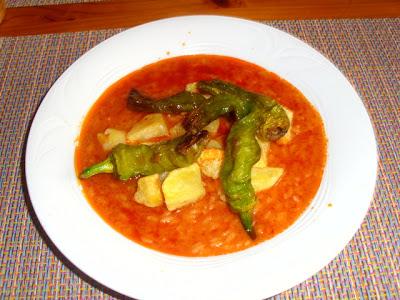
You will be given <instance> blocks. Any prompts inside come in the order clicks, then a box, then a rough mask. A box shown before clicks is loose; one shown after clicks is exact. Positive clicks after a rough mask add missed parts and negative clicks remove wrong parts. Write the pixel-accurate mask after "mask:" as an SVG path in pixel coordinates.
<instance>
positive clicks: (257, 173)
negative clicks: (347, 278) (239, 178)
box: [251, 167, 283, 192]
mask: <svg viewBox="0 0 400 300" xmlns="http://www.w3.org/2000/svg"><path fill="white" fill-rule="evenodd" d="M282 174H283V169H282V168H272V167H266V168H254V167H253V168H252V169H251V184H252V185H253V188H254V190H255V191H256V192H260V191H262V190H266V189H269V188H270V187H272V186H273V185H274V184H275V183H277V181H278V180H279V178H280V177H281V176H282Z"/></svg>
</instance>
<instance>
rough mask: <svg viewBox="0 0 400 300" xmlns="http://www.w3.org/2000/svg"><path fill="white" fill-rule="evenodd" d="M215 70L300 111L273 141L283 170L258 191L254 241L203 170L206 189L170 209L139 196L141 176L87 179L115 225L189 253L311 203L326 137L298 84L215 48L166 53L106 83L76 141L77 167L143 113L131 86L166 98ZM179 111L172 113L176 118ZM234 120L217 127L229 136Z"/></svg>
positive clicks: (271, 223) (208, 250)
mask: <svg viewBox="0 0 400 300" xmlns="http://www.w3.org/2000/svg"><path fill="white" fill-rule="evenodd" d="M213 78H219V79H222V80H226V81H229V82H232V83H234V84H237V85H239V86H241V87H242V88H244V89H247V90H250V91H253V92H257V93H261V94H265V95H269V96H271V97H273V98H275V99H276V100H277V101H278V102H280V103H281V104H282V105H284V106H286V107H287V108H289V109H290V110H292V111H293V112H294V119H293V123H292V126H293V127H292V130H293V138H292V141H291V142H290V143H289V144H287V145H278V144H276V143H271V147H270V151H269V154H268V165H269V166H272V167H282V168H284V170H285V171H284V174H283V176H282V177H281V179H280V180H279V182H278V183H277V184H276V185H275V186H273V187H272V188H271V189H269V190H266V191H263V192H261V193H258V194H257V197H258V204H257V206H256V212H255V228H256V233H257V239H256V240H254V241H253V240H251V239H250V238H249V237H248V236H247V234H246V233H245V232H244V230H243V229H242V226H241V224H240V221H239V219H238V218H237V216H236V215H235V214H234V213H232V212H231V211H230V210H229V208H228V206H227V204H226V203H225V202H223V201H222V200H221V199H220V194H219V191H220V190H221V188H220V182H219V181H218V180H212V179H210V178H208V177H205V176H203V181H204V183H205V185H206V191H207V194H206V196H205V197H204V198H203V199H201V200H199V201H198V202H196V203H194V204H191V205H188V206H186V207H183V208H181V209H180V210H177V211H172V212H170V211H168V210H167V209H166V207H165V206H162V207H158V208H148V207H145V206H143V205H141V204H138V203H136V202H135V201H134V200H133V196H134V193H135V191H136V181H135V180H129V181H126V182H122V181H119V180H117V179H115V178H114V177H113V176H112V175H109V174H101V175H97V176H94V177H92V178H90V179H87V180H81V184H82V186H83V190H84V193H85V195H86V197H87V199H88V201H89V202H90V204H91V205H92V207H93V208H94V209H95V210H96V211H97V213H98V214H99V215H100V216H101V217H102V218H103V219H104V220H105V221H106V222H107V223H108V224H110V225H111V226H112V227H113V228H114V229H115V230H117V231H118V232H120V233H122V234H123V235H125V236H126V237H128V238H130V239H132V240H133V241H135V242H137V243H140V244H142V245H144V246H146V247H149V248H152V249H156V250H159V251H162V252H166V253H171V254H177V255H184V256H210V255H218V254H225V253H230V252H235V251H239V250H242V249H245V248H248V247H251V246H253V245H255V244H257V243H260V242H262V241H264V240H266V239H270V238H272V237H273V236H275V235H276V234H278V233H280V232H282V231H283V230H285V229H286V228H287V227H288V226H290V225H291V224H292V223H293V222H294V221H295V220H296V219H297V218H298V217H299V216H300V215H301V213H302V212H303V211H304V210H305V209H306V208H307V206H308V205H309V204H310V202H311V200H312V198H313V197H314V195H315V194H316V192H317V190H318V187H319V185H320V182H321V177H322V174H323V169H324V166H325V161H326V137H325V133H324V127H323V123H322V120H321V117H320V116H319V114H318V112H317V111H316V110H315V109H314V108H313V107H312V105H311V104H310V103H309V102H308V101H307V99H305V97H304V96H303V95H302V94H301V93H300V92H299V91H298V90H297V89H296V88H295V87H293V86H292V85H291V84H289V83H288V82H287V81H285V80H283V79H282V78H280V77H279V76H277V75H276V74H274V73H271V72H268V71H266V70H264V69H262V68H260V67H258V66H256V65H254V64H250V63H248V62H244V61H241V60H238V59H234V58H229V57H223V56H212V55H194V56H182V57H177V58H171V59H167V60H163V61H160V62H157V63H154V64H151V65H148V66H146V67H144V68H142V69H140V70H138V71H135V72H133V73H131V74H130V75H128V76H126V77H124V78H123V79H121V80H119V81H118V82H116V83H115V84H113V85H112V86H111V87H110V88H108V89H107V90H106V91H105V92H104V94H103V95H102V96H101V97H100V99H99V100H98V101H97V102H96V104H95V105H94V106H93V107H92V109H91V110H90V112H89V113H88V115H87V116H86V118H85V121H84V123H83V126H82V130H81V133H80V136H79V143H78V146H77V148H76V157H75V159H76V169H77V172H78V173H79V172H80V171H81V170H82V169H83V168H84V167H87V166H89V165H91V164H93V163H96V162H99V161H100V160H103V159H104V158H105V157H106V156H107V153H106V152H104V151H103V149H102V147H101V145H100V143H99V142H98V140H97V137H96V135H97V133H99V132H104V130H105V129H106V128H110V127H111V128H116V129H121V130H127V131H128V130H129V129H130V128H131V127H132V126H133V124H135V122H137V121H138V120H140V119H141V118H142V117H143V116H144V115H145V114H144V113H139V112H133V111H131V110H129V109H127V96H128V93H129V91H130V90H131V89H132V88H135V89H137V90H139V91H140V92H141V93H143V94H145V95H147V96H150V97H154V98H163V97H166V96H170V95H172V94H175V93H178V92H180V91H182V90H183V89H184V88H185V85H186V84H187V83H190V82H195V81H199V80H206V79H213ZM181 118H182V117H181V116H174V115H166V119H167V123H168V124H169V125H170V126H172V125H174V124H175V123H177V122H178V121H179V120H180V119H181ZM228 127H229V124H226V122H225V123H224V126H220V131H219V132H218V133H217V135H219V136H220V137H222V138H224V137H226V134H227V132H228ZM99 234H101V233H99Z"/></svg>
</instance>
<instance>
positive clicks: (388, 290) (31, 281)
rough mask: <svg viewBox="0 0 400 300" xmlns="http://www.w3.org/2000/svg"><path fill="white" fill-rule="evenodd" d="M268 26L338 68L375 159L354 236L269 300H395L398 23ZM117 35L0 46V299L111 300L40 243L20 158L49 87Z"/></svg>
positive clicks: (399, 282)
mask: <svg viewBox="0 0 400 300" xmlns="http://www.w3.org/2000/svg"><path fill="white" fill-rule="evenodd" d="M266 24H268V25H272V26H274V27H276V28H279V29H282V30H285V31H287V32H289V33H291V34H293V35H295V36H297V37H299V38H301V39H302V40H304V41H306V42H307V43H309V44H310V45H312V46H313V47H314V48H316V49H317V50H319V51H320V52H322V53H323V54H324V55H326V56H327V57H328V58H329V59H330V60H331V61H332V62H333V63H334V64H336V65H337V66H338V67H339V68H340V69H341V70H342V72H343V73H344V74H345V75H346V76H347V78H348V79H349V80H350V82H351V83H352V84H353V86H354V87H355V89H356V90H357V92H358V93H359V95H360V96H361V98H362V99H363V101H364V104H365V106H366V107H367V109H368V111H369V114H370V117H371V119H372V122H373V124H374V127H375V133H376V138H377V141H378V150H379V158H380V161H379V173H378V181H377V186H376V192H375V195H374V199H373V201H372V204H371V207H370V209H369V212H368V214H367V216H366V218H365V220H364V222H363V224H362V226H361V229H360V230H359V231H358V233H357V234H356V235H355V236H354V238H353V239H352V240H351V242H350V243H349V244H348V245H347V247H346V248H345V249H344V250H343V251H342V252H341V253H340V254H339V255H338V256H337V257H336V258H335V259H334V260H333V261H332V262H331V263H330V264H329V265H328V266H326V267H325V268H323V269H322V270H321V271H320V272H319V273H317V274H316V275H314V276H313V277H311V278H309V279H308V280H306V281H305V282H303V283H301V284H300V285H298V286H296V287H293V288H292V289H290V290H288V291H286V292H284V293H282V294H280V295H278V296H276V299H281V298H305V299H327V298H352V299H354V298H384V299H395V298H397V299H399V298H400V275H399V274H400V272H399V266H400V251H399V249H400V238H399V228H400V226H399V224H400V222H399V221H400V220H399V219H400V217H399V212H400V209H399V200H400V195H399V194H400V193H399V191H400V179H399V178H400V171H399V165H400V150H399V149H400V143H399V141H400V19H375V20H324V21H322V20H321V21H274V22H266ZM119 31H120V30H104V31H90V32H81V33H68V34H59V35H42V36H28V37H15V38H0V124H1V125H0V165H1V177H0V187H1V194H0V214H1V215H0V217H1V219H0V268H1V269H0V298H28V299H34V298H36V299H51V298H54V299H60V298H61V299H62V298H65V299H76V298H85V299H87V298H101V299H103V298H104V299H108V298H111V297H110V296H109V295H107V294H105V293H103V292H102V291H100V290H98V289H97V288H95V287H93V286H92V285H90V284H88V283H86V282H85V281H84V280H82V279H81V278H80V277H79V276H77V275H76V274H74V273H73V272H71V271H70V270H69V269H68V268H67V267H66V266H65V265H64V264H63V263H62V262H61V261H60V260H59V259H58V258H57V257H55V256H54V254H53V253H52V252H51V251H50V250H49V248H48V246H47V244H46V243H45V242H44V241H43V240H42V238H41V237H40V235H39V233H38V231H37V229H36V228H35V226H34V225H33V223H32V220H31V218H30V215H29V213H28V210H27V207H26V204H25V201H24V194H23V189H22V174H21V156H22V154H23V145H24V139H25V136H26V134H27V131H28V127H29V122H30V120H31V118H32V117H33V116H34V112H35V110H36V109H37V107H38V106H39V103H40V101H41V100H42V99H43V97H44V96H45V94H46V92H47V90H48V89H49V88H50V87H51V85H52V84H53V83H54V81H55V80H56V79H57V78H58V76H60V75H61V73H62V72H63V71H64V70H65V69H66V68H67V67H68V66H69V65H70V64H71V63H72V62H74V61H75V60H76V59H77V58H79V56H81V55H82V54H83V53H85V52H86V51H87V50H88V49H90V48H91V47H93V46H94V45H96V44H98V43H99V42H101V41H103V40H104V39H106V38H108V37H110V36H111V35H113V34H115V33H117V32H119ZM349 146H350V147H351V145H349ZM338 222H340V220H338Z"/></svg>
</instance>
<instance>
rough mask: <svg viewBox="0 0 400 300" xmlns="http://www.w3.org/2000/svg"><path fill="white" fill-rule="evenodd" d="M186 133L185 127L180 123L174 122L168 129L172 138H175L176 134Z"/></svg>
mask: <svg viewBox="0 0 400 300" xmlns="http://www.w3.org/2000/svg"><path fill="white" fill-rule="evenodd" d="M185 133H186V130H185V128H183V126H182V124H181V123H178V124H176V125H175V126H173V127H172V128H171V129H170V130H169V134H170V135H171V137H172V138H176V137H178V136H182V135H184V134H185Z"/></svg>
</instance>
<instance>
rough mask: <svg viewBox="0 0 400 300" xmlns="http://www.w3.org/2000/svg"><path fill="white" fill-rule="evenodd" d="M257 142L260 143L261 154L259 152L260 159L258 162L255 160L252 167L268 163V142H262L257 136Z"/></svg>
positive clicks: (259, 166)
mask: <svg viewBox="0 0 400 300" xmlns="http://www.w3.org/2000/svg"><path fill="white" fill-rule="evenodd" d="M256 139H257V142H258V144H259V145H260V148H261V154H260V159H259V160H258V162H256V163H255V164H254V165H253V167H254V168H265V167H266V166H267V163H268V151H269V142H263V141H261V140H259V139H258V138H256Z"/></svg>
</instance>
